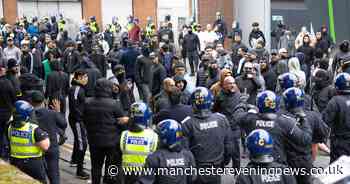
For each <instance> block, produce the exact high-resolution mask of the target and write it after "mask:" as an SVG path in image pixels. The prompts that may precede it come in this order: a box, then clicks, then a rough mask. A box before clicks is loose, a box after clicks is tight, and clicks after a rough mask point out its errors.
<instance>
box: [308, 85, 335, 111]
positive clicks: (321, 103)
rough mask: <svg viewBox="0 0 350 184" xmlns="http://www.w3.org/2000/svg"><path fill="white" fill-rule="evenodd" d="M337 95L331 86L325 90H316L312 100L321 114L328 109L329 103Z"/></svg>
mask: <svg viewBox="0 0 350 184" xmlns="http://www.w3.org/2000/svg"><path fill="white" fill-rule="evenodd" d="M335 95H336V91H335V89H334V87H333V86H331V85H329V86H326V87H324V88H321V89H320V88H316V87H315V88H314V90H313V94H312V98H313V100H314V102H315V104H316V105H317V108H318V110H319V112H322V111H323V110H324V109H325V108H326V107H327V104H328V102H329V101H330V100H331V99H332V97H333V96H335Z"/></svg>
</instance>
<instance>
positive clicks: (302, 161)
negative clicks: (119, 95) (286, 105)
mask: <svg viewBox="0 0 350 184" xmlns="http://www.w3.org/2000/svg"><path fill="white" fill-rule="evenodd" d="M288 115H289V116H291V117H293V116H294V118H295V119H297V120H298V121H299V122H300V121H305V122H303V124H305V123H307V124H309V125H310V130H311V131H312V143H319V142H323V141H324V140H325V138H326V136H327V134H328V127H327V125H325V123H324V122H323V120H322V119H320V118H319V117H320V115H318V114H317V113H316V112H312V111H307V112H306V114H305V120H303V118H298V116H295V115H293V114H288ZM311 152H312V149H311V144H308V145H299V144H296V143H294V142H292V141H289V140H288V144H286V153H287V160H288V165H289V166H291V167H292V168H306V169H307V172H308V173H309V171H310V170H311V169H312V167H313V164H312V163H313V159H312V155H311ZM296 179H297V181H298V184H307V183H311V177H310V176H309V175H298V176H296Z"/></svg>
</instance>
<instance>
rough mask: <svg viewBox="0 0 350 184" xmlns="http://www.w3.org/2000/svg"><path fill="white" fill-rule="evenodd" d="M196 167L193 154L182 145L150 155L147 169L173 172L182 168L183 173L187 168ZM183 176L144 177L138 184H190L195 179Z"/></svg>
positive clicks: (162, 149)
mask: <svg viewBox="0 0 350 184" xmlns="http://www.w3.org/2000/svg"><path fill="white" fill-rule="evenodd" d="M195 166H196V163H195V159H194V157H193V154H192V153H191V152H190V151H189V150H187V149H184V148H183V146H182V145H177V147H175V148H171V149H170V148H165V147H164V148H160V149H159V150H157V151H156V152H154V153H152V154H150V155H149V156H148V157H147V159H146V164H145V167H146V168H153V169H157V168H167V169H169V170H168V171H169V172H171V170H172V169H177V168H182V170H183V171H185V169H186V168H187V169H188V168H191V167H192V168H194V167H195ZM189 174H190V173H188V174H187V175H185V174H181V175H172V174H170V173H169V174H167V175H166V173H164V174H163V175H155V174H151V175H144V176H142V177H140V178H139V180H138V183H140V184H141V183H142V184H153V183H158V184H190V183H192V181H193V179H194V177H192V176H191V175H189Z"/></svg>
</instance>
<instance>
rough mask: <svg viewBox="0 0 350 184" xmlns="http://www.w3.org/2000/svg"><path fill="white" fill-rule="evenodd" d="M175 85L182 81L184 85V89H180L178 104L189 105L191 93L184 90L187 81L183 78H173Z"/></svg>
mask: <svg viewBox="0 0 350 184" xmlns="http://www.w3.org/2000/svg"><path fill="white" fill-rule="evenodd" d="M174 81H175V84H176V83H178V82H180V81H182V82H183V83H184V87H183V88H182V89H181V98H180V103H181V104H184V105H189V100H190V98H191V93H190V92H188V91H187V90H186V87H187V81H186V79H185V78H184V77H183V76H175V77H174Z"/></svg>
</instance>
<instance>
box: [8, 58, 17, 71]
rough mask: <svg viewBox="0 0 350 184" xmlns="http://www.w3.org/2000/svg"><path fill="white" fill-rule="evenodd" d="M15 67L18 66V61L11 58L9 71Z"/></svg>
mask: <svg viewBox="0 0 350 184" xmlns="http://www.w3.org/2000/svg"><path fill="white" fill-rule="evenodd" d="M15 66H18V63H17V60H15V59H13V58H11V59H9V60H8V61H7V68H8V69H10V68H13V67H15Z"/></svg>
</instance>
